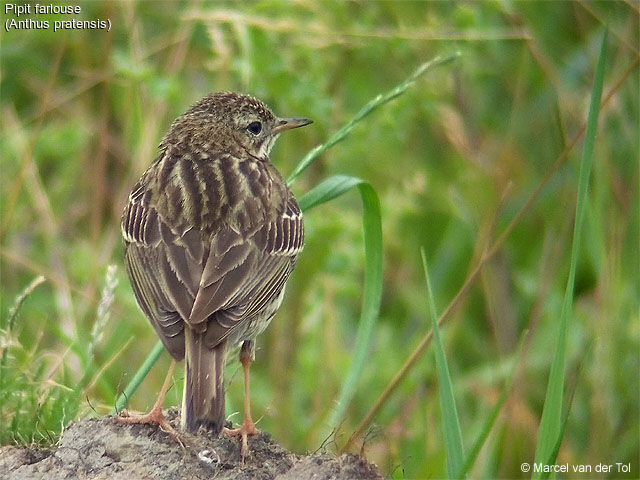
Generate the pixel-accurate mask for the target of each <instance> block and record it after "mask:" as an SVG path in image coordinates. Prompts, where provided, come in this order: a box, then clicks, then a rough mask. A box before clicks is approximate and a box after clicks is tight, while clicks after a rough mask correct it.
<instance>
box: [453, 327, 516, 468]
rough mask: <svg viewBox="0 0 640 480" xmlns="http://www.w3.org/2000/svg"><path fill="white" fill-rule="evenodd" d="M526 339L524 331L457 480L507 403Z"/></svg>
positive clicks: (480, 447) (478, 452)
mask: <svg viewBox="0 0 640 480" xmlns="http://www.w3.org/2000/svg"><path fill="white" fill-rule="evenodd" d="M526 337H527V331H525V332H524V333H523V334H522V340H521V341H520V345H519V346H518V350H517V352H516V355H515V356H514V359H513V366H512V367H511V372H510V373H509V377H508V378H507V383H506V385H505V387H504V389H503V390H502V393H501V394H500V398H498V401H497V402H496V404H495V405H494V406H493V408H492V409H491V412H489V415H488V416H487V419H486V420H485V422H484V424H483V425H482V429H480V433H479V434H478V437H477V438H476V440H475V442H473V447H471V451H470V452H469V455H467V459H466V460H465V462H464V466H463V467H462V470H461V471H460V473H459V474H458V478H459V479H460V478H464V476H465V475H466V474H467V472H468V471H469V469H470V468H471V467H472V466H473V464H474V463H475V461H476V459H477V458H478V455H479V454H480V450H481V449H482V447H483V446H484V442H485V441H486V440H487V437H488V436H489V433H490V432H491V429H492V428H493V426H494V424H495V423H496V420H497V419H498V415H499V414H500V411H501V410H502V407H503V406H504V404H505V402H506V401H507V397H508V396H509V392H510V391H511V385H512V383H513V379H514V377H515V374H516V369H517V368H518V364H519V363H520V360H521V358H522V352H523V351H524V343H525V338H526Z"/></svg>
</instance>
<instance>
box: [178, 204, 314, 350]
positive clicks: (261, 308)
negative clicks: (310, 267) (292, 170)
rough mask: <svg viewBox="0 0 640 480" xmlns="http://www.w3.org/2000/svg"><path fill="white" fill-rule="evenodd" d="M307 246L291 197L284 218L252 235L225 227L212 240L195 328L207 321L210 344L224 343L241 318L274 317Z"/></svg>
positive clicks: (194, 312) (194, 314)
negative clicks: (302, 251)
mask: <svg viewBox="0 0 640 480" xmlns="http://www.w3.org/2000/svg"><path fill="white" fill-rule="evenodd" d="M303 244H304V223H303V219H302V213H301V212H300V208H299V207H298V204H297V202H296V201H295V199H294V198H293V196H292V195H290V196H289V197H288V200H287V204H286V208H285V209H284V211H283V212H282V213H281V214H280V215H278V216H277V217H276V218H275V219H274V220H272V221H267V222H264V223H263V224H262V225H260V226H259V228H257V229H254V230H253V231H252V232H250V233H249V234H248V235H246V234H245V235H242V234H240V233H238V232H235V231H234V230H233V229H231V228H230V227H225V228H223V229H222V230H221V231H220V232H218V233H217V234H216V235H215V236H214V237H213V238H212V240H211V245H210V248H209V252H208V257H207V260H206V263H205V266H204V271H203V273H202V278H201V280H200V285H199V288H198V293H197V294H196V298H195V302H194V304H193V309H192V311H191V314H190V316H189V323H190V324H192V325H198V324H202V323H203V322H205V321H206V320H209V321H208V322H207V323H206V330H207V333H206V336H205V339H206V342H207V344H208V345H209V346H214V345H216V344H218V343H219V342H221V341H222V340H224V339H225V338H226V337H227V336H229V335H230V334H231V332H232V331H233V330H234V329H235V328H236V326H237V325H239V324H240V323H241V322H242V321H243V320H246V319H250V318H252V317H253V316H255V315H261V314H266V315H267V316H271V315H273V313H275V309H277V305H275V306H274V305H273V302H274V301H276V299H277V298H278V296H279V295H280V293H281V292H282V289H283V287H284V284H285V282H286V281H287V279H288V277H289V275H290V274H291V272H292V271H293V268H294V267H295V264H296V260H297V257H298V254H299V253H300V251H301V250H302V247H303ZM270 309H272V310H270ZM265 312H266V313H265ZM213 314H215V315H213ZM212 315H213V316H212ZM196 328H197V327H196Z"/></svg>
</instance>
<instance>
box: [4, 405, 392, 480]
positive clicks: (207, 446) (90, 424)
mask: <svg viewBox="0 0 640 480" xmlns="http://www.w3.org/2000/svg"><path fill="white" fill-rule="evenodd" d="M166 415H167V417H168V419H169V421H170V423H171V424H172V425H173V426H174V427H176V428H177V427H178V423H179V419H178V413H177V411H176V410H175V409H171V410H169V411H168V412H166ZM181 438H182V440H183V443H184V445H180V444H179V443H178V442H176V441H175V440H174V439H173V438H172V437H170V436H169V435H168V434H166V433H165V432H163V431H161V430H160V429H159V428H157V427H156V426H155V425H134V424H122V423H118V422H116V420H115V419H114V418H113V417H104V418H90V419H86V420H82V421H79V422H76V423H73V424H71V425H70V426H69V427H68V428H67V429H66V430H65V431H64V433H63V434H62V437H61V438H60V441H59V442H58V444H57V446H56V447H54V448H51V449H39V448H28V447H16V446H4V447H0V478H1V479H5V478H7V479H25V480H31V479H45V478H46V479H63V478H65V479H92V480H93V479H101V480H102V479H104V480H107V479H109V480H111V479H126V480H134V479H163V480H165V479H166V480H173V479H175V480H178V479H183V478H188V479H213V478H215V479H234V480H241V479H242V480H244V479H246V480H249V479H251V480H262V479H264V480H266V479H278V480H294V479H295V480H306V479H308V480H311V479H314V480H323V479H326V480H328V479H335V480H342V479H349V480H351V479H362V480H368V479H381V478H382V476H381V475H380V474H379V473H378V471H377V469H376V467H375V465H373V464H370V463H368V462H366V461H365V460H363V459H362V458H360V457H358V456H356V455H350V454H348V455H342V456H339V457H335V456H331V455H329V454H327V453H313V454H310V455H297V454H294V453H291V452H288V451H287V450H285V449H284V448H283V447H282V446H281V445H279V444H278V443H276V442H275V441H274V440H273V439H272V438H271V437H270V436H269V434H267V433H264V432H261V433H259V434H258V435H256V436H254V437H250V438H249V451H250V453H249V455H248V456H247V457H246V458H245V459H244V461H243V459H242V455H241V453H240V439H239V438H238V437H233V438H229V437H226V436H222V437H220V438H213V436H212V435H210V434H209V433H208V432H205V431H203V430H202V429H201V430H200V432H198V434H197V435H189V434H181Z"/></svg>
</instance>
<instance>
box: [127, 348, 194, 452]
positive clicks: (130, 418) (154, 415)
mask: <svg viewBox="0 0 640 480" xmlns="http://www.w3.org/2000/svg"><path fill="white" fill-rule="evenodd" d="M175 368H176V361H175V360H171V366H170V367H169V372H168V373H167V376H166V377H165V379H164V383H163V384H162V389H161V390H160V393H159V394H158V398H157V399H156V403H155V404H154V405H153V408H152V409H151V411H150V412H149V413H147V414H145V415H129V414H128V413H126V412H122V414H121V415H120V416H118V417H116V420H117V421H118V422H121V423H155V424H157V425H158V426H159V427H160V429H161V430H162V431H164V432H167V433H168V434H169V435H171V436H172V437H173V439H174V440H176V441H177V442H178V443H179V444H181V445H182V441H181V440H180V436H179V435H178V432H176V431H175V429H174V428H173V427H172V426H171V425H170V424H169V422H168V421H167V419H166V418H165V416H164V414H163V413H162V405H163V403H164V399H165V397H166V396H167V390H169V386H170V385H171V377H172V376H173V370H174V369H175Z"/></svg>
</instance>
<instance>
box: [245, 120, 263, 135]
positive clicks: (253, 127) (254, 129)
mask: <svg viewBox="0 0 640 480" xmlns="http://www.w3.org/2000/svg"><path fill="white" fill-rule="evenodd" d="M247 130H249V131H250V132H251V133H253V134H254V135H258V134H259V133H260V132H261V131H262V124H261V123H260V122H251V123H250V124H249V125H247Z"/></svg>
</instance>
